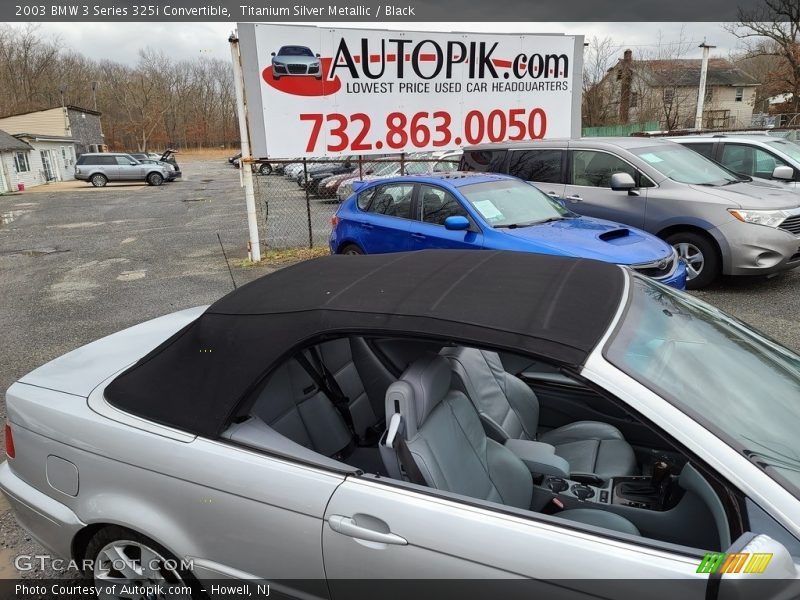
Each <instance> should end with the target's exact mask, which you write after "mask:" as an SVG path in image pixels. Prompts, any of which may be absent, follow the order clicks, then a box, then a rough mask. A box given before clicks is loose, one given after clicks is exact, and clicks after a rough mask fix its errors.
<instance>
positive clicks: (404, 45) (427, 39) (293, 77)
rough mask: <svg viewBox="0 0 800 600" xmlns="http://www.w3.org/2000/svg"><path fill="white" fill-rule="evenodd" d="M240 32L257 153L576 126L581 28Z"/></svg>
mask: <svg viewBox="0 0 800 600" xmlns="http://www.w3.org/2000/svg"><path fill="white" fill-rule="evenodd" d="M238 30H239V46H240V53H241V57H242V67H243V72H244V82H245V96H246V100H247V105H248V117H249V125H250V135H251V144H252V147H253V155H254V156H257V157H270V158H288V157H301V156H306V157H311V156H338V155H348V154H365V155H368V154H382V153H391V152H399V151H406V152H409V151H425V150H444V149H448V148H453V147H458V146H464V145H468V144H479V143H485V142H502V141H507V140H527V139H541V138H545V137H548V138H552V137H569V136H571V135H579V132H580V94H581V88H580V77H581V71H582V52H583V37H582V36H565V35H522V34H513V35H512V34H485V33H484V34H479V33H433V32H416V31H415V32H412V31H386V30H372V29H330V28H319V27H305V26H292V25H262V24H253V23H243V24H242V23H240V24H239V25H238Z"/></svg>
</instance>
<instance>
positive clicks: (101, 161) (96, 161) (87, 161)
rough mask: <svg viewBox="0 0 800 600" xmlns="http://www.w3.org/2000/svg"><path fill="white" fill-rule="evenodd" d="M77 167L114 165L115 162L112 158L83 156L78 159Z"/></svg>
mask: <svg viewBox="0 0 800 600" xmlns="http://www.w3.org/2000/svg"><path fill="white" fill-rule="evenodd" d="M77 164H79V165H116V164H117V160H116V159H115V158H114V157H113V156H96V155H95V156H92V155H86V154H83V155H81V157H80V158H79V159H78V163H77Z"/></svg>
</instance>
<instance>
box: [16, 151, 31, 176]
mask: <svg viewBox="0 0 800 600" xmlns="http://www.w3.org/2000/svg"><path fill="white" fill-rule="evenodd" d="M14 170H15V171H16V172H17V173H27V172H29V171H30V170H31V164H30V163H29V162H28V153H27V152H14Z"/></svg>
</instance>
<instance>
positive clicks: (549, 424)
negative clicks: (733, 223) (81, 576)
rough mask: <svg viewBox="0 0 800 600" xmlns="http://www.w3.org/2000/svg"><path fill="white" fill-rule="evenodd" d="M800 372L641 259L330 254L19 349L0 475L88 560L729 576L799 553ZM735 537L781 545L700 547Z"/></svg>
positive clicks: (199, 569) (723, 592) (708, 589)
mask: <svg viewBox="0 0 800 600" xmlns="http://www.w3.org/2000/svg"><path fill="white" fill-rule="evenodd" d="M520 273H524V274H525V276H524V277H521V276H520ZM496 290H502V299H501V298H499V294H498V293H497V291H496ZM798 399H800V358H798V356H797V355H795V354H793V353H791V352H790V351H789V350H786V349H785V348H782V347H781V346H779V345H778V344H776V343H775V342H773V341H772V340H770V339H767V338H765V337H763V336H762V335H760V334H758V333H756V332H753V331H751V330H750V329H748V328H747V327H746V326H745V325H744V324H742V323H740V322H739V321H736V320H734V319H732V318H730V317H728V316H726V315H724V314H723V313H721V312H719V311H717V310H716V309H714V308H712V307H711V306H708V305H707V304H704V303H702V302H700V301H698V300H696V299H693V298H691V297H690V296H688V295H685V294H683V293H682V292H679V291H676V290H674V289H672V288H669V287H667V286H664V285H661V284H659V283H657V282H654V281H653V280H651V279H649V278H647V277H644V276H642V275H641V274H638V273H635V272H634V271H631V270H630V269H627V268H624V267H620V266H617V265H612V264H608V263H602V262H595V261H591V260H585V259H575V258H566V257H554V256H541V255H535V254H527V253H515V252H500V251H491V252H490V251H474V250H464V251H457V250H449V251H448V250H431V251H420V252H413V253H398V254H388V255H375V256H362V257H349V256H331V257H326V258H321V259H317V260H312V261H307V262H304V263H300V264H298V265H296V266H292V267H288V268H285V269H282V270H280V271H277V272H276V273H273V274H270V275H267V276H265V277H263V278H261V279H259V280H257V281H255V282H253V283H250V284H249V285H246V286H244V287H242V288H240V289H238V290H237V291H234V292H233V293H231V294H229V295H228V296H226V297H224V298H222V299H221V300H219V301H218V302H216V303H215V304H213V305H211V306H210V307H207V308H205V307H200V308H197V309H190V310H185V311H182V312H178V313H174V314H171V315H167V316H165V317H161V318H159V319H155V320H153V321H149V322H146V323H143V324H141V325H138V326H135V327H132V328H130V329H127V330H125V331H121V332H119V333H117V334H114V335H112V336H109V337H107V338H103V339H101V340H98V341H97V342H94V343H92V344H89V345H87V346H84V347H83V348H79V349H78V350H75V351H74V352H71V353H69V354H66V355H64V356H62V357H61V358H58V359H56V360H54V361H52V362H50V363H47V364H46V365H44V366H42V367H40V368H38V369H36V370H35V371H33V372H32V373H30V374H28V375H26V376H24V377H22V379H20V380H19V381H18V382H17V383H15V384H14V385H12V386H11V388H10V389H9V390H8V393H7V402H8V419H9V420H8V429H7V431H6V438H7V446H8V455H9V458H8V461H7V462H6V463H4V464H3V465H2V467H0V487H2V490H3V491H4V492H5V494H6V495H7V496H8V498H9V500H10V502H11V505H12V506H13V509H14V511H15V513H16V515H17V518H18V519H19V521H20V522H21V523H22V525H23V526H24V527H26V528H27V529H28V530H29V531H30V532H31V534H32V535H33V536H34V537H35V538H36V539H37V540H38V541H40V542H41V543H42V544H43V545H44V546H46V547H47V548H48V549H50V550H51V551H53V552H55V553H57V554H59V555H62V556H66V557H73V558H76V559H80V560H82V559H84V558H86V559H90V560H94V559H98V560H96V562H94V572H93V573H92V572H90V573H89V575H91V576H94V578H95V580H96V581H97V582H98V583H103V582H109V581H122V580H134V581H138V582H139V583H141V584H143V585H144V584H147V583H150V584H153V583H157V582H163V581H167V582H184V583H187V584H188V585H192V586H198V587H199V586H201V585H203V583H204V582H205V581H207V580H209V579H219V578H224V577H227V578H243V579H250V578H252V579H267V580H270V581H271V582H273V589H276V588H275V586H278V583H276V582H275V580H281V581H282V582H283V583H281V584H280V585H281V586H282V587H281V588H280V589H281V590H282V591H283V592H285V593H286V594H288V595H297V596H302V597H310V596H318V597H333V598H349V597H353V596H352V595H351V594H349V593H348V591H347V587H346V585H345V584H346V583H347V582H350V583H352V581H353V580H354V579H358V578H372V579H376V580H377V579H381V578H394V579H403V578H407V579H411V578H417V579H419V578H423V579H424V578H445V579H446V578H454V579H459V578H464V579H473V580H474V579H496V578H507V577H522V578H530V579H531V580H532V581H531V585H535V586H537V589H539V590H540V591H541V592H542V593H544V594H545V596H543V597H552V596H551V595H549V594H551V593H555V592H559V593H562V594H564V593H567V592H568V594H567V596H568V597H574V595H580V594H582V593H586V594H590V595H592V596H593V597H596V594H595V592H596V591H597V587H596V584H597V582H598V580H599V579H605V580H609V579H617V580H621V579H624V578H630V577H634V578H646V579H682V580H684V581H685V582H688V583H694V584H695V585H694V586H692V587H689V588H687V590H689V592H691V593H687V592H684V593H682V597H684V598H687V597H688V598H692V597H697V598H739V597H741V595H740V592H741V588H740V586H742V585H745V584H746V583H747V582H748V581H752V577H758V578H759V581H761V582H770V583H771V585H772V586H773V588H774V590H773V591H775V590H777V591H780V590H781V589H783V588H784V587H785V586H789V585H792V584H791V583H790V579H792V578H796V577H797V575H798V570H797V566H796V565H795V563H794V559H793V558H792V556H793V555H794V556H800V542H799V541H798V539H800V500H799V499H798V496H799V494H800V491H799V490H800V476H798V473H800V468H799V467H800V459H798V456H800V441H798V437H797V435H796V432H797V426H798V422H799V421H798V416H799V413H800V403H799V402H798ZM709 553H714V554H709ZM725 553H737V556H738V555H740V554H741V555H745V554H746V555H754V556H757V558H758V560H759V571H760V570H761V568H762V567H765V568H763V572H759V573H758V574H756V575H753V574H750V575H748V576H749V577H751V579H749V580H747V579H746V577H745V575H746V573H745V571H744V570H742V572H741V573H736V572H725V569H716V567H717V566H719V565H716V566H715V568H713V569H711V568H707V567H708V564H711V563H710V562H709V560H710V559H708V556H712V557H720V556H722V555H723V554H725ZM767 555H768V556H769V558H768V559H764V558H763V557H765V556H767ZM111 558H114V559H115V560H111ZM145 559H147V560H145ZM170 559H179V560H189V561H191V564H192V569H191V570H188V569H180V568H178V566H179V563H178V565H176V564H174V563H170V562H169V561H170ZM715 560H716V559H715ZM145 563H146V564H147V565H149V566H148V567H147V568H143V565H144V564H145ZM703 564H706V567H702V565H703ZM172 567H175V568H172ZM709 571H716V572H714V573H712V574H710V575H709ZM728 571H733V569H728ZM587 579H588V580H592V581H588V582H587ZM553 580H558V581H555V582H554V581H553ZM287 582H288V583H287ZM582 582H583V583H582ZM650 583H652V582H650ZM373 585H380V582H379V581H374V582H373ZM555 585H557V586H558V587H557V588H556V587H553V586H555ZM541 588H544V589H541ZM525 589H526V594H528V595H526V596H524V597H530V595H529V594H530V591H531V590H530V588H525ZM614 589H616V588H607V589H604V590H603V594H602V595H603V597H620V598H622V597H630V596H629V592H625V593H623V592H619V593H615V592H614ZM647 590H648V597H649V598H672V597H674V593H675V590H674V589H673V588H672V587H669V586H652V585H650V586H649V587H648V588H647ZM374 591H375V588H372V592H373V593H374ZM784 591H785V590H784ZM693 593H694V595H693ZM559 597H564V596H559Z"/></svg>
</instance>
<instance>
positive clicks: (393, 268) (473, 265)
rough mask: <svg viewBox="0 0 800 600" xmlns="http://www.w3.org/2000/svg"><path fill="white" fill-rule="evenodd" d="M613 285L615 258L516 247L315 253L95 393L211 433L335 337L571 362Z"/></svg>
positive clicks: (611, 296)
mask: <svg viewBox="0 0 800 600" xmlns="http://www.w3.org/2000/svg"><path fill="white" fill-rule="evenodd" d="M624 286H625V275H624V273H623V271H622V269H620V268H619V267H618V266H616V265H612V264H608V263H601V262H596V261H591V260H586V259H578V258H570V257H562V256H546V255H540V254H532V253H527V252H502V251H483V250H422V251H419V252H402V253H396V254H377V255H367V256H358V257H351V256H341V255H338V256H328V257H324V258H318V259H315V260H309V261H305V262H302V263H299V264H296V265H294V266H291V267H286V268H284V269H281V270H279V271H276V272H274V273H271V274H269V275H265V276H264V277H261V278H260V279H257V280H255V281H253V282H251V283H249V284H247V285H244V286H242V287H240V288H239V289H237V290H235V291H233V292H231V293H230V294H228V295H227V296H225V297H223V298H222V299H220V300H218V301H217V302H215V303H214V304H213V305H211V306H210V307H209V308H208V309H207V310H206V311H205V312H204V313H203V314H202V315H201V316H200V317H199V318H198V319H197V320H195V321H193V322H192V323H190V324H189V325H187V326H186V327H185V328H184V329H182V330H181V331H179V332H177V333H176V334H175V335H173V336H172V337H171V338H170V339H168V340H166V341H165V342H164V343H163V344H161V345H160V346H159V347H157V348H156V349H155V350H153V351H152V352H150V353H149V354H148V355H147V356H145V357H143V358H142V359H140V360H139V361H138V362H137V363H136V364H135V365H133V366H132V367H131V368H130V369H128V370H127V371H125V372H124V373H122V374H121V375H119V376H118V377H117V378H116V379H115V380H114V381H113V382H111V384H110V385H109V386H108V387H107V388H106V390H105V396H106V399H107V400H108V401H109V402H111V403H112V404H113V405H115V406H117V407H118V408H120V409H122V410H125V411H127V412H130V413H133V414H135V415H138V416H140V417H143V418H146V419H149V420H151V421H155V422H158V423H164V424H167V425H169V426H172V427H177V428H179V429H183V430H185V431H190V432H192V433H196V434H199V435H207V436H216V435H218V434H219V433H220V432H221V430H222V429H223V428H224V426H225V424H226V421H227V419H228V418H230V416H231V415H232V414H233V413H234V412H235V410H236V409H237V407H238V406H240V405H241V404H242V402H245V401H246V400H247V399H248V397H249V394H250V392H251V390H252V389H253V386H255V385H257V384H258V382H260V381H262V380H263V378H264V377H265V376H267V375H268V374H269V373H270V372H271V370H272V369H274V368H275V366H277V364H279V363H280V362H282V361H283V360H285V359H286V357H287V352H292V351H296V350H297V349H298V348H300V347H303V346H305V345H308V344H310V343H313V342H314V341H316V340H319V339H320V338H322V337H325V336H328V337H331V336H336V335H343V334H346V333H355V334H357V335H364V336H370V335H372V336H381V337H397V336H416V337H424V338H429V339H437V340H447V341H448V343H450V342H453V343H461V344H464V345H481V346H488V347H494V348H497V349H500V350H506V351H509V352H515V351H517V352H521V353H526V354H532V355H534V356H545V357H547V358H549V359H551V360H554V361H557V362H559V363H561V364H565V365H580V364H582V363H583V362H584V361H585V360H586V358H587V357H588V355H589V353H590V352H591V351H592V350H593V349H594V347H595V346H596V345H597V344H598V343H599V341H600V340H601V339H602V337H603V335H604V334H605V332H606V330H607V329H608V327H609V326H610V324H611V323H612V321H613V319H614V315H615V314H616V311H617V309H618V307H619V305H620V302H622V300H623V291H624ZM499 294H501V295H502V301H500V300H499V297H500V296H499ZM204 349H206V350H209V351H207V352H206V351H203V350H204Z"/></svg>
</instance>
